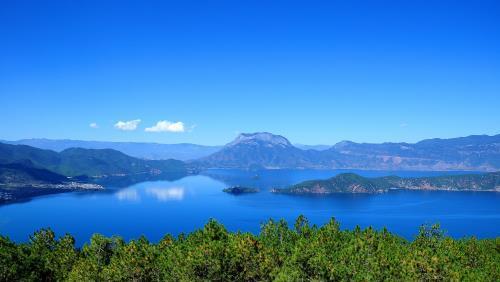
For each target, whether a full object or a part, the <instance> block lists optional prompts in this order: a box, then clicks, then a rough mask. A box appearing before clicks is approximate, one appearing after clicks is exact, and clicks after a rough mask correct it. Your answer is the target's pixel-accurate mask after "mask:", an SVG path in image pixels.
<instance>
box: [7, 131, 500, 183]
mask: <svg viewBox="0 0 500 282" xmlns="http://www.w3.org/2000/svg"><path fill="white" fill-rule="evenodd" d="M7 142H8V143H11V144H30V146H33V147H37V148H41V149H51V150H53V151H47V150H45V151H44V153H43V154H41V153H40V152H38V151H37V152H38V153H36V154H34V155H33V156H32V157H33V158H34V159H33V160H32V161H33V163H34V164H37V163H40V162H41V163H40V165H41V166H42V167H44V168H48V169H51V170H53V171H55V172H59V173H62V174H65V175H75V174H77V173H80V172H84V174H98V173H104V174H109V173H111V174H113V173H126V174H128V173H131V172H133V173H136V172H137V171H145V170H148V169H151V168H157V167H158V168H159V169H160V170H161V169H162V166H163V165H165V164H166V163H169V164H173V162H174V161H173V160H169V161H167V162H163V160H164V159H165V158H166V157H172V158H175V159H179V160H184V161H186V163H182V162H178V163H176V164H175V166H184V167H186V166H189V167H190V168H194V169H205V168H243V169H253V168H255V169H259V168H267V169H281V168H290V169H297V168H298V169H302V168H310V169H369V170H435V171H439V170H473V171H497V170H500V135H494V136H488V135H472V136H468V137H459V138H451V139H427V140H423V141H420V142H417V143H381V144H372V143H355V142H351V141H342V142H339V143H337V144H335V145H333V146H328V145H317V146H310V145H294V144H292V143H291V142H290V141H289V140H288V139H287V138H285V137H283V136H280V135H275V134H272V133H268V132H257V133H242V134H240V135H239V136H237V137H236V139H234V140H233V141H232V142H230V143H228V144H226V145H225V146H203V145H195V144H187V143H186V144H157V143H127V142H100V141H79V140H50V139H24V140H19V141H7ZM4 145H7V144H4ZM4 147H5V146H4ZM19 148H24V149H22V150H20V151H23V150H24V151H25V150H28V149H27V148H26V147H19ZM77 148H78V149H77ZM96 148H98V149H96ZM113 148H114V149H113ZM33 149H34V148H33ZM1 150H2V147H0V161H1V160H2V158H3V157H4V155H5V152H3V153H2V151H1ZM4 150H5V148H4ZM28 151H29V150H28ZM54 151H56V152H54ZM40 154H41V155H40ZM42 156H43V157H42ZM176 157H177V158H176ZM19 159H22V157H19V158H17V160H19ZM82 161H83V165H82V166H83V167H79V166H80V165H81V162H82ZM167 167H168V166H167ZM163 170H165V167H163ZM167 170H168V169H167Z"/></svg>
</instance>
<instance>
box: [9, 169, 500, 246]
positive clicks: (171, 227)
mask: <svg viewBox="0 0 500 282" xmlns="http://www.w3.org/2000/svg"><path fill="white" fill-rule="evenodd" d="M350 171H351V172H356V173H358V174H361V175H364V176H369V177H375V176H383V175H394V174H396V175H399V176H403V177H408V176H430V175H439V174H443V173H436V172H384V171H355V170H350ZM341 172H346V170H264V171H258V172H250V171H241V170H210V171H207V172H205V173H203V174H202V175H197V176H188V177H185V178H182V179H179V180H176V181H154V182H142V183H138V184H135V185H131V186H129V187H126V188H120V189H118V188H109V189H107V191H104V192H78V193H63V194H56V195H49V196H43V197H38V198H35V199H32V200H31V201H28V202H23V203H13V204H7V205H1V206H0V234H2V235H7V236H9V237H10V238H11V239H13V240H15V241H26V240H27V239H28V236H29V235H30V234H32V233H33V231H35V230H37V229H40V228H43V227H51V228H52V229H53V230H54V231H55V232H56V233H57V234H58V235H63V234H64V233H70V234H72V235H73V236H75V237H76V239H77V244H83V243H85V242H87V240H88V239H89V238H90V236H91V235H92V234H93V233H96V232H97V233H101V234H104V235H106V236H111V235H120V236H122V237H123V238H125V239H133V238H137V237H139V236H141V235H145V236H146V237H147V238H148V239H149V240H151V241H158V240H159V239H161V238H162V237H163V235H164V234H166V233H171V234H174V235H178V234H179V233H181V232H190V231H192V230H194V229H197V228H200V227H203V225H204V224H205V223H206V222H207V220H208V219H209V218H215V219H217V220H218V221H220V222H222V223H223V224H224V225H225V226H226V227H227V228H228V229H229V230H232V231H236V230H241V231H249V232H254V233H258V232H259V228H260V224H261V223H262V222H264V221H266V220H267V219H269V218H273V219H281V218H284V219H286V220H287V221H288V222H289V223H291V224H293V221H294V219H295V218H296V217H297V216H298V215H300V214H304V215H305V216H306V217H307V218H308V219H309V221H310V222H311V223H315V224H323V223H325V222H327V221H328V220H329V219H330V217H335V218H337V220H339V221H340V224H341V227H342V228H350V229H351V228H354V227H355V226H356V225H360V226H361V227H367V226H370V225H371V226H373V227H375V228H378V229H379V228H382V227H384V226H385V227H387V228H388V229H389V230H390V231H392V232H394V233H397V234H399V235H400V236H403V237H405V238H407V239H412V238H413V237H414V236H415V234H416V233H417V232H418V227H419V226H420V225H421V224H424V223H428V224H432V223H440V224H441V226H442V228H443V229H445V230H446V231H447V234H448V235H450V236H453V237H464V236H477V237H480V238H485V237H497V236H500V193H495V192H438V191H434V192H426V191H401V190H395V191H391V192H389V193H385V194H376V195H355V194H337V195H331V196H324V197H319V196H291V195H276V194H271V193H269V190H270V189H271V188H274V187H284V186H287V185H290V184H294V183H298V182H300V181H303V180H309V179H321V178H328V177H331V176H334V175H336V174H338V173H341ZM458 173H459V172H448V174H458ZM256 175H258V177H257V176H256ZM231 185H245V186H250V187H256V188H259V189H260V190H261V192H260V193H257V194H246V195H239V196H234V195H230V194H226V193H224V192H222V191H221V190H222V189H223V188H225V187H228V186H231Z"/></svg>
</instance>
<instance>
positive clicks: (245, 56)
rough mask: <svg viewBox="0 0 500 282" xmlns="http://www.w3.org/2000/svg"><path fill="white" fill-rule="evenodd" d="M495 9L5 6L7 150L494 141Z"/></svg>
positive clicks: (271, 4) (499, 25) (473, 5)
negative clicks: (133, 144) (93, 143)
mask: <svg viewBox="0 0 500 282" xmlns="http://www.w3.org/2000/svg"><path fill="white" fill-rule="evenodd" d="M146 2H147V3H146ZM499 3H500V2H498V1H200V2H195V1H33V2H31V1H2V2H1V3H0V36H1V38H2V40H1V42H2V44H0V104H1V105H2V110H1V111H0V120H1V121H2V122H1V123H0V139H8V140H12V139H20V138H35V137H45V138H70V139H84V140H110V141H148V142H149V141H151V142H160V143H178V142H191V143H198V144H224V143H226V142H229V141H230V140H231V139H233V138H234V137H235V135H236V134H237V133H238V132H254V131H270V132H273V133H277V134H282V135H284V136H286V137H288V138H289V139H290V140H291V141H292V142H294V143H305V144H333V143H335V142H338V141H341V140H353V141H357V142H384V141H407V142H415V141H418V140H421V139H425V138H432V137H441V138H448V137H457V136H466V135H471V134H498V133H500V126H499V125H500V110H499V108H500V4H499ZM138 119H140V122H138V123H136V125H137V126H136V128H135V130H130V129H133V127H134V126H132V125H133V124H131V123H126V122H127V121H132V120H138ZM120 121H122V122H123V123H119V122H120ZM159 121H167V122H164V123H162V124H160V126H157V127H154V125H156V124H157V122H159ZM168 122H170V123H168ZM179 122H181V123H182V124H180V123H179ZM91 123H95V124H96V125H97V128H92V127H91V126H89V125H90V124H91ZM118 127H120V128H122V129H124V128H126V129H129V130H121V129H119V128H118ZM146 128H151V129H149V130H147V131H146Z"/></svg>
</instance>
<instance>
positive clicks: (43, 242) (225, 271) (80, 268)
mask: <svg viewBox="0 0 500 282" xmlns="http://www.w3.org/2000/svg"><path fill="white" fill-rule="evenodd" d="M74 244H75V240H74V239H73V237H71V236H70V235H65V236H63V237H60V238H56V237H55V235H54V233H53V232H52V231H50V230H46V229H45V230H40V231H39V232H37V233H35V234H34V235H33V236H31V237H30V240H29V242H28V243H23V244H16V243H14V242H12V241H10V240H9V239H8V238H6V237H1V236H0V281H431V280H432V281H500V238H498V237H497V238H494V239H481V240H477V239H475V238H465V239H458V240H457V239H452V238H450V237H446V236H444V235H443V232H442V231H441V230H440V229H439V228H438V227H437V226H432V227H422V228H421V230H420V232H419V234H418V236H416V238H415V239H414V240H413V241H407V240H404V239H402V238H400V237H398V236H396V235H394V234H392V233H390V232H388V231H387V230H385V229H384V230H381V231H377V230H374V229H372V228H367V229H364V230H361V229H360V228H356V229H354V230H341V229H340V228H339V224H338V223H337V222H336V221H335V220H334V219H332V220H331V221H330V222H328V223H327V224H325V225H324V226H321V227H317V226H311V225H309V224H308V223H307V220H306V219H305V218H303V217H299V218H298V219H297V221H296V222H295V228H294V229H290V228H289V225H288V224H287V223H286V222H284V221H280V222H273V221H270V222H268V223H266V224H264V225H263V226H262V228H261V232H260V234H259V235H253V234H250V233H240V232H238V233H231V232H228V231H227V230H226V229H225V228H224V226H222V225H221V224H219V223H217V222H216V221H214V220H211V221H209V222H208V223H207V224H206V225H205V227H204V228H203V229H201V230H197V231H194V232H192V233H190V234H183V235H180V236H179V237H177V238H174V237H172V236H170V235H166V236H165V237H164V238H163V239H162V240H161V241H160V242H158V243H150V242H149V241H148V240H147V239H146V238H144V237H142V238H139V239H137V240H132V241H130V242H128V243H127V242H125V241H124V240H122V239H120V238H118V237H113V238H106V237H103V236H101V235H94V236H93V237H92V238H91V240H90V244H87V245H85V246H84V247H83V248H81V249H80V248H76V247H75V245H74Z"/></svg>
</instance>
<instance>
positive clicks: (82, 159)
mask: <svg viewBox="0 0 500 282" xmlns="http://www.w3.org/2000/svg"><path fill="white" fill-rule="evenodd" d="M26 160H29V161H31V162H32V163H33V165H34V166H36V167H39V168H45V169H48V170H51V171H54V172H56V173H60V174H63V175H65V176H76V175H89V176H96V175H111V174H140V173H151V174H161V173H171V172H172V173H183V172H186V170H187V169H186V166H185V164H184V163H183V162H182V161H177V160H161V161H160V160H158V161H152V160H142V159H137V158H133V157H130V156H127V155H125V154H123V153H121V152H119V151H116V150H111V149H81V148H71V149H67V150H64V151H62V152H61V153H56V152H54V151H49V150H42V149H37V148H33V147H30V146H25V145H10V144H3V143H0V163H4V164H5V163H13V162H20V161H26Z"/></svg>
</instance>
